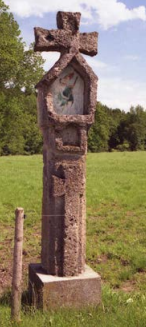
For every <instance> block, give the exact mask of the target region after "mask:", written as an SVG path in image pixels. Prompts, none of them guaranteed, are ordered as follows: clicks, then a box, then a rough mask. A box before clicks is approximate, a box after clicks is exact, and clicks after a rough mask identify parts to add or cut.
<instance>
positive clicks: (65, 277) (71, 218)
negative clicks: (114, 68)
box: [29, 12, 100, 307]
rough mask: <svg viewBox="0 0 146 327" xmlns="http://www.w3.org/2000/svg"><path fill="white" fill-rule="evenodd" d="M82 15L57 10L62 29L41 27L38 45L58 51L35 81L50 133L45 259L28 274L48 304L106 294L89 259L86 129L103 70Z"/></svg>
mask: <svg viewBox="0 0 146 327" xmlns="http://www.w3.org/2000/svg"><path fill="white" fill-rule="evenodd" d="M80 17H81V14H80V13H70V12H58V14H57V26H58V29H57V30H45V29H42V28H39V27H37V28H35V51H59V52H60V58H59V60H58V61H57V62H56V63H55V65H54V66H53V67H52V68H51V69H50V70H49V72H47V73H46V75H45V76H44V77H43V78H42V80H41V81H40V82H39V83H38V84H37V85H36V88H37V90H38V122H39V127H40V129H41V130H42V134H43V141H44V146H43V160H44V170H43V205H42V251H41V265H33V264H31V265H30V268H29V270H30V271H29V280H30V292H31V293H32V285H33V289H35V298H36V299H37V300H36V302H37V303H36V305H38V306H42V307H48V306H49V307H50V306H51V307H52V301H51V298H53V300H55V303H54V305H55V306H60V305H75V306H78V305H83V304H86V305H87V304H97V303H99V302H100V277H99V275H98V274H96V273H94V272H93V271H92V270H91V269H90V268H89V267H86V266H85V245H86V242H85V241H86V237H85V235H86V224H85V218H86V196H85V183H86V152H87V133H88V130H89V128H90V126H91V125H92V123H93V122H94V112H95V107H96V101H97V98H96V92H97V77H96V75H95V74H94V72H93V71H92V69H91V68H90V67H89V66H88V64H87V62H86V61H85V59H84V58H83V57H82V55H81V54H80V52H81V53H84V54H86V55H90V56H94V55H96V54H97V36H98V34H97V33H96V32H93V33H88V34H87V33H82V34H80V33H79V24H80ZM65 281H66V283H65ZM52 283H53V285H54V286H53V288H52ZM62 283H63V284H62ZM40 285H41V286H40ZM62 285H63V286H62ZM60 292H61V294H60ZM40 294H41V295H40ZM46 294H47V295H46ZM60 296H61V297H60ZM44 299H46V300H44Z"/></svg>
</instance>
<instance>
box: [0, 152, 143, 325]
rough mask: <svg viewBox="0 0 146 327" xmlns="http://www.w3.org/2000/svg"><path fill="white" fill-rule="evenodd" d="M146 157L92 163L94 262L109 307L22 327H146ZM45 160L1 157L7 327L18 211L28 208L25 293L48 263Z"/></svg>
mask: <svg viewBox="0 0 146 327" xmlns="http://www.w3.org/2000/svg"><path fill="white" fill-rule="evenodd" d="M145 163H146V152H135V153H128V152H123V153H100V154H88V156H87V263H88V264H89V265H90V266H91V267H92V268H93V269H94V270H95V271H97V272H99V273H100V275H101V277H102V293H103V295H102V303H101V305H100V306H99V307H98V308H88V309H87V310H83V311H74V310H59V311H58V312H56V313H55V312H46V313H44V314H43V315H42V313H41V312H35V311H34V310H33V309H31V310H30V308H29V307H28V306H27V305H26V304H25V305H23V310H22V322H21V324H19V325H21V326H29V327H37V326H39V327H47V326H53V327H61V326H62V327H68V326H70V327H78V326H79V327H80V326H85V327H86V326H89V327H90V326H91V327H92V326H93V327H96V326H99V327H103V326H104V327H126V326H127V327H146V236H145V235H146V168H145ZM42 166H43V164H42V156H31V157H27V156H26V157H22V156H17V157H1V158H0V172H1V173H0V294H1V297H0V326H2V327H4V326H6V327H7V326H17V324H16V323H13V322H11V321H10V304H9V301H10V297H9V291H10V286H11V275H12V249H13V238H14V210H15V208H16V207H17V206H21V207H24V209H25V213H26V215H27V218H26V220H25V226H24V251H23V254H24V255H23V290H24V291H26V289H27V267H28V263H30V262H40V240H41V236H40V230H41V227H40V226H41V223H40V218H41V198H42Z"/></svg>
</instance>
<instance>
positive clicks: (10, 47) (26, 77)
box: [0, 0, 44, 155]
mask: <svg viewBox="0 0 146 327" xmlns="http://www.w3.org/2000/svg"><path fill="white" fill-rule="evenodd" d="M20 33H21V32H20V30H19V26H18V24H17V22H16V21H15V20H14V17H13V15H12V14H11V13H10V12H9V11H8V7H7V6H6V5H5V4H4V2H3V1H1V0H0V155H9V154H12V155H14V154H33V153H40V152H41V149H42V137H41V135H40V133H39V129H38V127H37V117H36V112H37V109H36V95H35V84H36V83H37V82H38V81H39V79H40V78H41V77H42V75H43V73H44V71H43V68H42V64H43V62H44V61H43V59H42V57H41V56H40V54H38V53H34V51H33V49H32V45H31V46H30V47H29V49H28V50H25V44H24V43H23V42H22V39H21V37H20Z"/></svg>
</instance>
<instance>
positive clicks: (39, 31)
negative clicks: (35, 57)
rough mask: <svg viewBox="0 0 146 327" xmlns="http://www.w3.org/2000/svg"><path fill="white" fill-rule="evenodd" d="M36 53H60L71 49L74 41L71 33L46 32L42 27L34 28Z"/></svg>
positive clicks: (61, 31) (60, 31)
mask: <svg viewBox="0 0 146 327" xmlns="http://www.w3.org/2000/svg"><path fill="white" fill-rule="evenodd" d="M34 33H35V46H34V51H59V52H61V50H63V49H66V50H67V49H69V48H70V45H71V42H72V40H73V35H72V33H71V31H65V30H59V29H58V30H46V29H44V28H41V27H35V28H34Z"/></svg>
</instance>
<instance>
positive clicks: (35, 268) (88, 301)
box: [29, 264, 101, 310]
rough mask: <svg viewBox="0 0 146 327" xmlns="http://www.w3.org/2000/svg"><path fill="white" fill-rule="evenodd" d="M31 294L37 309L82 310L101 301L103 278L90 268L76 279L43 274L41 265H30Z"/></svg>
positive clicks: (31, 299)
mask: <svg viewBox="0 0 146 327" xmlns="http://www.w3.org/2000/svg"><path fill="white" fill-rule="evenodd" d="M29 294H30V301H31V304H32V305H34V306H35V307H36V308H41V309H43V310H46V309H57V308H60V307H72V308H81V307H85V306H96V305H98V304H99V303H100V301H101V278H100V276H99V275H98V274H97V273H95V272H94V271H93V270H92V269H91V268H90V267H88V266H86V268H85V272H84V273H82V274H80V275H79V276H75V277H57V276H51V275H47V274H45V273H44V272H43V270H42V268H41V265H40V264H30V265H29Z"/></svg>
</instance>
